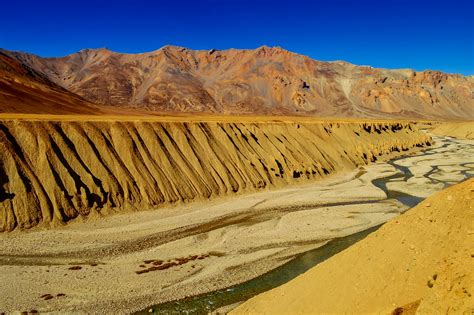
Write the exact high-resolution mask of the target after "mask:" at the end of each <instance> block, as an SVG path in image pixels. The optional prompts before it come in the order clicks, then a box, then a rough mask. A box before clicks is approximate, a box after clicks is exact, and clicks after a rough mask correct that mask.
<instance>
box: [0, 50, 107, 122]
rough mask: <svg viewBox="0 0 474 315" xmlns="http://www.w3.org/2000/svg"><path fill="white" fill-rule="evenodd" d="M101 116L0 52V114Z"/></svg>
mask: <svg viewBox="0 0 474 315" xmlns="http://www.w3.org/2000/svg"><path fill="white" fill-rule="evenodd" d="M105 112H106V111H105V109H102V108H101V107H100V106H97V105H95V104H93V103H91V102H89V101H87V100H85V99H84V98H82V97H80V96H78V95H77V94H75V93H72V92H69V91H68V90H67V89H65V88H63V87H62V86H60V85H58V84H56V83H54V82H52V81H51V80H50V79H49V78H48V77H47V76H46V75H44V74H43V73H41V72H38V71H36V70H35V69H33V68H32V67H30V66H28V65H27V64H26V63H23V62H21V61H19V60H17V59H15V58H12V57H11V56H10V55H9V54H8V52H5V51H2V50H0V113H23V114H85V115H91V114H102V113H105Z"/></svg>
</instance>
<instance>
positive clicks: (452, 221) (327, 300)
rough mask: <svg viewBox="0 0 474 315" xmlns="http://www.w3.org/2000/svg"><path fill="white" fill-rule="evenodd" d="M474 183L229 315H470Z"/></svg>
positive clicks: (411, 213)
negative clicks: (310, 314) (349, 314)
mask: <svg viewBox="0 0 474 315" xmlns="http://www.w3.org/2000/svg"><path fill="white" fill-rule="evenodd" d="M473 222H474V179H471V180H468V181H466V182H464V183H461V184H458V185H456V186H453V187H450V188H448V189H446V190H443V191H441V192H439V193H437V194H435V195H434V196H432V197H429V198H428V199H427V200H425V201H423V202H422V203H421V204H419V205H418V206H416V207H415V208H413V209H410V210H409V211H408V212H406V213H405V214H403V215H401V216H400V217H397V218H394V219H392V220H391V221H389V222H388V223H386V224H385V225H384V226H382V227H381V228H380V230H378V231H376V232H374V233H373V234H371V235H369V236H368V237H367V238H366V239H364V240H362V241H360V242H359V243H357V244H355V245H353V246H351V247H350V248H348V249H347V250H345V251H343V252H341V253H339V254H337V255H335V256H333V257H332V258H330V259H329V260H327V261H325V262H323V263H321V264H319V265H317V266H316V267H314V268H313V269H311V270H309V271H308V272H306V273H304V274H303V275H301V276H299V277H298V278H295V279H294V280H292V281H290V282H288V283H286V284H285V285H283V286H281V287H278V288H276V289H274V290H271V291H268V292H265V293H263V294H261V295H259V296H256V297H255V298H252V299H250V300H249V301H247V302H246V303H244V304H243V305H241V306H240V307H238V308H237V309H236V310H235V311H234V312H231V313H232V314H308V313H312V314H348V313H351V314H390V313H391V314H415V313H417V314H472V312H473V311H474V298H473V296H472V294H473V293H474V292H473V290H474V286H473V283H474V282H473V274H472V260H473V241H474V235H473V232H472V231H473V230H472V229H473Z"/></svg>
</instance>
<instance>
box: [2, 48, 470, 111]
mask: <svg viewBox="0 0 474 315" xmlns="http://www.w3.org/2000/svg"><path fill="white" fill-rule="evenodd" d="M3 52H4V54H7V55H9V56H11V57H12V58H14V59H15V60H16V61H18V62H19V63H20V64H21V65H23V67H28V68H29V69H32V71H34V74H33V76H35V77H38V76H39V77H40V78H41V80H49V81H51V82H54V84H55V85H56V86H60V87H62V88H63V89H65V90H67V91H69V92H70V93H68V92H66V91H62V92H64V93H67V94H68V95H71V93H75V94H77V95H78V96H80V97H81V98H83V99H85V100H87V101H88V102H91V103H97V104H105V105H111V106H119V107H127V108H128V107H132V108H135V109H140V110H141V111H142V110H147V111H153V112H167V113H177V112H204V113H222V114H259V115H275V114H278V115H305V116H308V115H309V116H318V117H394V118H396V117H409V118H462V119H466V118H468V119H474V98H473V95H474V79H473V78H472V77H466V76H462V75H455V74H445V73H442V72H439V71H423V72H415V71H413V70H385V69H376V68H372V67H369V66H355V65H353V64H350V63H347V62H343V61H337V62H320V61H316V60H314V59H311V58H309V57H306V56H303V55H299V54H296V53H292V52H289V51H287V50H284V49H282V48H279V47H273V48H270V47H266V46H263V47H260V48H257V49H255V50H237V49H229V50H222V51H221V50H210V51H203V50H191V49H187V48H182V47H175V46H165V47H163V48H161V49H159V50H156V51H153V52H148V53H142V54H121V53H116V52H112V51H109V50H107V49H85V50H81V51H79V52H77V53H74V54H72V55H69V56H66V57H61V58H42V57H39V56H36V55H32V54H27V53H22V52H7V51H3ZM35 80H36V79H35ZM0 88H1V89H0V92H2V91H3V90H4V87H3V86H1V87H0ZM53 90H55V91H57V90H58V89H57V88H54V89H53ZM0 95H2V94H0ZM68 98H69V96H68ZM2 106H3V105H2ZM38 106H39V105H38ZM88 106H90V105H88ZM9 109H11V108H9ZM45 110H46V109H45ZM1 111H5V110H4V109H3V108H2V109H1Z"/></svg>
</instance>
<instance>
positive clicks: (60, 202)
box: [0, 120, 431, 231]
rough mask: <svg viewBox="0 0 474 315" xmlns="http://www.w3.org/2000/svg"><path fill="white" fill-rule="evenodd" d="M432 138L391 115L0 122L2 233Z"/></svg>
mask: <svg viewBox="0 0 474 315" xmlns="http://www.w3.org/2000/svg"><path fill="white" fill-rule="evenodd" d="M430 143H431V138H430V137H429V136H427V135H426V134H424V133H422V132H419V131H417V130H416V129H415V127H413V125H412V124H409V123H395V122H380V123H379V122H352V123H344V122H314V123H311V122H305V123H299V122H291V121H288V122H278V121H274V122H270V121H267V122H264V123H258V122H253V123H252V122H238V121H235V122H216V121H208V122H206V121H202V122H198V121H196V122H185V121H182V122H178V121H176V122H166V121H162V122H159V121H149V122H147V121H115V122H114V121H41V120H31V121H29V120H20V121H19V120H4V121H2V122H0V161H1V163H0V175H1V176H0V177H1V178H2V183H0V184H1V189H0V231H10V230H13V229H16V228H20V229H25V228H30V227H33V226H36V225H38V224H42V225H43V226H50V225H51V224H52V225H56V224H63V223H65V222H69V221H71V220H73V219H75V218H78V217H87V216H89V215H90V214H99V213H100V214H108V213H111V212H114V211H124V210H135V209H140V210H141V209H150V208H156V207H158V206H160V205H162V204H170V203H177V202H187V201H191V200H195V199H200V198H201V199H208V198H212V197H214V196H219V195H225V194H233V193H241V192H251V191H255V190H260V189H265V188H267V187H278V186H284V185H286V184H291V183H303V182H305V181H307V180H312V179H317V178H321V177H322V176H325V175H327V174H331V173H334V172H337V171H343V170H348V169H353V168H355V167H357V166H358V165H364V164H368V163H370V162H373V161H376V160H378V159H386V158H388V157H390V156H393V155H397V154H402V153H404V152H403V151H408V150H409V149H411V148H415V147H422V146H425V145H427V144H430Z"/></svg>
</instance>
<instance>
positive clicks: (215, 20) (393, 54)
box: [0, 0, 474, 75]
mask: <svg viewBox="0 0 474 315" xmlns="http://www.w3.org/2000/svg"><path fill="white" fill-rule="evenodd" d="M473 3H474V1H472V0H464V1H460V0H446V1H437V0H430V1H428V0H420V1H417V0H378V1H375V0H358V1H357V0H353V1H348V0H335V1H330V0H327V1H303V0H292V1H276V0H275V1H270V0H268V1H267V0H254V1H247V0H246V1H237V0H228V1H224V0H204V1H199V0H194V1H179V0H171V1H141V0H134V1H120V0H118V1H100V0H96V1H89V0H87V1H64V0H63V1H4V2H2V3H1V5H0V11H1V21H2V26H1V28H0V47H3V48H5V49H9V50H22V51H28V52H32V53H35V54H39V55H41V56H63V55H67V54H70V53H73V52H76V51H78V50H80V49H83V48H97V47H107V48H109V49H111V50H113V51H118V52H132V53H133V52H145V51H151V50H155V49H158V48H160V47H162V46H164V45H167V44H172V45H179V46H185V47H189V48H193V49H210V48H217V49H225V48H231V47H233V48H256V47H259V46H261V45H268V46H281V47H283V48H285V49H288V50H291V51H295V52H298V53H302V54H305V55H308V56H310V57H313V58H314V59H318V60H346V61H349V62H352V63H355V64H360V65H372V66H376V67H386V68H413V69H416V70H425V69H435V70H442V71H446V72H451V73H463V74H469V75H470V74H474V61H473V60H474V55H473V54H474V53H473V51H474V47H473V46H474V44H473V42H474V22H473V20H474V4H473Z"/></svg>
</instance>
